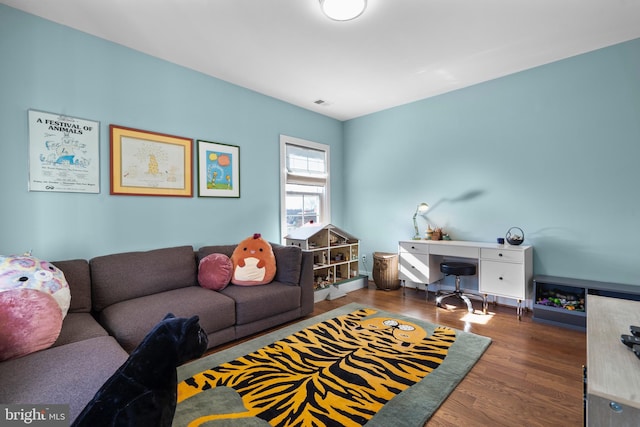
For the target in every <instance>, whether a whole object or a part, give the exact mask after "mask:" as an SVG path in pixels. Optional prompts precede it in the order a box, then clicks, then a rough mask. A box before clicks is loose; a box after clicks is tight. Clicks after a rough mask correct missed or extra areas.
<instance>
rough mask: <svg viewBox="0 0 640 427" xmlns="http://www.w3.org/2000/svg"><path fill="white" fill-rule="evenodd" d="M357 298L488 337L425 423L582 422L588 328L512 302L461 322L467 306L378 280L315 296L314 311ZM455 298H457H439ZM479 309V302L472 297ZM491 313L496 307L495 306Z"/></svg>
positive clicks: (510, 425)
mask: <svg viewBox="0 0 640 427" xmlns="http://www.w3.org/2000/svg"><path fill="white" fill-rule="evenodd" d="M350 302H357V303H361V304H365V305H370V306H372V307H376V308H379V309H382V310H385V311H390V312H396V313H403V314H406V315H409V316H412V317H415V318H419V319H424V320H427V321H429V322H431V323H435V324H439V325H444V326H449V327H452V328H456V329H460V330H465V331H468V332H473V333H476V334H479V335H484V336H486V337H490V338H491V339H492V343H491V345H490V346H489V348H488V349H487V351H486V352H485V353H484V355H483V356H482V358H481V359H480V360H479V361H478V363H476V365H475V366H474V367H473V369H472V370H471V372H469V374H468V375H467V376H466V377H465V378H464V379H463V380H462V382H461V383H460V384H459V385H458V387H457V388H456V389H455V390H454V391H453V393H451V395H449V397H448V398H447V400H446V401H445V402H444V403H443V404H442V406H441V407H440V408H439V409H438V410H437V411H436V413H435V414H434V415H433V417H431V419H430V420H429V422H428V423H427V424H426V425H427V426H429V427H433V426H452V427H453V426H456V427H458V426H465V427H472V426H491V427H494V426H505V427H514V426H526V427H534V426H540V427H551V426H563V427H571V426H582V425H583V380H582V366H583V365H584V364H586V335H585V333H584V332H577V331H573V330H570V329H566V328H560V327H555V326H549V325H544V324H540V323H537V322H534V321H533V320H532V319H531V317H532V316H531V312H528V313H525V315H524V316H523V318H522V320H521V321H518V320H517V318H516V309H515V308H512V307H504V306H492V305H489V315H487V316H484V315H482V314H477V315H474V316H473V318H474V319H479V320H480V321H482V320H487V319H488V321H487V322H486V324H480V323H471V322H465V321H463V320H461V319H462V317H464V316H465V315H466V314H467V310H466V306H464V305H462V306H459V307H456V308H455V309H451V310H449V309H444V308H437V307H436V306H435V302H434V294H433V293H431V294H430V298H429V301H428V302H427V301H425V292H424V291H416V290H414V289H407V290H406V294H405V295H404V296H403V292H402V290H401V289H399V290H393V291H383V290H376V288H375V285H373V284H372V283H371V284H370V285H369V289H361V290H357V291H354V292H351V293H349V294H347V296H346V297H342V298H339V299H336V300H333V301H322V302H318V303H316V304H315V309H314V312H313V315H318V314H321V313H323V312H326V311H329V310H332V309H334V308H337V307H339V306H341V305H344V304H347V303H350ZM444 302H445V303H449V302H450V303H451V304H457V303H456V300H455V298H450V299H447V300H445V301H444ZM473 304H474V307H475V308H476V309H477V310H478V311H477V313H480V311H479V310H480V309H481V306H482V303H481V302H475V301H474V303H473ZM492 313H493V314H492Z"/></svg>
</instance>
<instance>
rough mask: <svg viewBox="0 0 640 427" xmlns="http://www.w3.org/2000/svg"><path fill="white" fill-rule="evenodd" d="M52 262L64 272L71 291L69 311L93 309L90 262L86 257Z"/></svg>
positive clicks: (82, 311)
mask: <svg viewBox="0 0 640 427" xmlns="http://www.w3.org/2000/svg"><path fill="white" fill-rule="evenodd" d="M51 264H53V265H55V266H56V267H58V268H59V269H60V270H62V272H63V273H64V277H65V278H66V279H67V283H68V284H69V290H70V291H71V304H70V305H69V313H89V312H90V311H91V273H90V272H89V262H88V261H87V260H84V259H74V260H69V261H54V262H52V263H51Z"/></svg>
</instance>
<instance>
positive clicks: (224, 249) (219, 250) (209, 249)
mask: <svg viewBox="0 0 640 427" xmlns="http://www.w3.org/2000/svg"><path fill="white" fill-rule="evenodd" d="M237 246H238V245H212V246H203V247H201V248H200V249H198V254H197V256H198V261H200V260H202V258H204V257H206V256H208V255H211V254H224V255H226V256H228V257H229V258H231V255H233V251H234V250H235V249H236V247H237Z"/></svg>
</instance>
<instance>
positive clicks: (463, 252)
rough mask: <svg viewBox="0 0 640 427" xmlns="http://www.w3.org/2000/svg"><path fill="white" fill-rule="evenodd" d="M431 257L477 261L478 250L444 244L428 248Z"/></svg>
mask: <svg viewBox="0 0 640 427" xmlns="http://www.w3.org/2000/svg"><path fill="white" fill-rule="evenodd" d="M429 253H430V254H432V255H444V256H455V257H460V258H475V259H478V254H479V251H478V248H473V247H468V246H457V245H447V244H446V243H445V244H434V245H431V246H430V247H429Z"/></svg>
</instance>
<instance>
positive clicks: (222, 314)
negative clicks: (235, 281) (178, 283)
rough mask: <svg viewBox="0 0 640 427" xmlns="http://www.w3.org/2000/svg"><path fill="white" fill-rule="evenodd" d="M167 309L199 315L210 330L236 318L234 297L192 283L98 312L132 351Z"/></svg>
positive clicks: (220, 327) (125, 346)
mask: <svg viewBox="0 0 640 427" xmlns="http://www.w3.org/2000/svg"><path fill="white" fill-rule="evenodd" d="M167 313H173V314H174V315H175V316H177V317H191V316H194V315H198V316H199V317H200V326H202V329H204V330H205V331H206V332H207V334H211V333H213V332H215V331H218V330H222V329H225V328H228V327H230V326H233V325H234V323H235V318H236V315H235V305H234V302H233V300H232V299H230V298H229V297H226V296H224V295H222V294H221V293H219V292H212V291H210V290H209V289H204V288H201V287H200V286H190V287H188V288H180V289H174V290H170V291H166V292H160V293H157V294H153V295H147V296H144V297H140V298H134V299H131V300H127V301H122V302H119V303H117V304H113V305H111V306H109V307H107V308H106V309H104V310H103V311H102V312H101V313H100V314H99V320H100V323H101V324H102V325H103V326H104V327H105V329H106V330H107V331H108V332H109V333H110V334H111V335H113V336H114V337H115V338H116V339H117V340H118V342H119V343H120V345H122V347H123V348H124V349H125V350H126V351H127V352H131V351H133V350H134V349H135V347H136V346H137V345H138V344H139V343H140V342H141V341H142V339H143V338H144V337H145V335H146V334H147V333H148V332H149V331H150V330H151V329H152V328H153V327H154V326H155V325H156V324H157V323H158V322H159V321H161V320H162V319H163V318H164V316H165V315H166V314H167ZM210 344H211V345H213V344H212V343H210Z"/></svg>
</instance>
